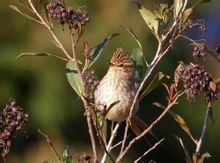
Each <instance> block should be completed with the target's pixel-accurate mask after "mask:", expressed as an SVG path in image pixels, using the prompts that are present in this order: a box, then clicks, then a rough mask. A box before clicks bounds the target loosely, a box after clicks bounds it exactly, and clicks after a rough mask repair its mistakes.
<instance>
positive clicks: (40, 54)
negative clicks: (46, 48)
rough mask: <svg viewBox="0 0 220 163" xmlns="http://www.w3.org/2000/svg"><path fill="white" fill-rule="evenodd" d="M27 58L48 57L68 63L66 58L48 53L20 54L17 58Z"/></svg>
mask: <svg viewBox="0 0 220 163" xmlns="http://www.w3.org/2000/svg"><path fill="white" fill-rule="evenodd" d="M27 56H38V57H41V56H48V57H55V58H58V59H61V60H65V61H67V59H66V58H63V57H60V56H57V55H54V54H50V53H47V52H39V53H37V52H36V53H35V52H24V53H20V54H19V55H18V56H17V57H16V58H22V57H27ZM78 62H80V61H78Z"/></svg>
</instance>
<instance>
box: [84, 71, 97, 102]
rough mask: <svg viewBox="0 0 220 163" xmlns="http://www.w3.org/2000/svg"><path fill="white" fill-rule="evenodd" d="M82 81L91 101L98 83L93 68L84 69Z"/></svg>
mask: <svg viewBox="0 0 220 163" xmlns="http://www.w3.org/2000/svg"><path fill="white" fill-rule="evenodd" d="M83 81H84V85H85V88H86V91H87V95H88V99H89V100H91V101H93V100H94V91H95V89H96V87H97V86H98V85H99V80H98V79H97V77H96V76H95V73H94V71H93V70H90V71H85V72H84V73H83Z"/></svg>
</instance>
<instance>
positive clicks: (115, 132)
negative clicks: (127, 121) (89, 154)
mask: <svg viewBox="0 0 220 163" xmlns="http://www.w3.org/2000/svg"><path fill="white" fill-rule="evenodd" d="M119 124H120V123H117V124H116V126H115V128H114V130H113V131H112V134H111V137H110V139H109V142H108V145H107V147H106V150H107V152H105V153H104V155H103V157H102V160H101V163H105V162H106V157H107V154H108V153H109V152H110V150H111V146H112V143H113V140H114V138H115V136H116V134H117V131H118V128H119Z"/></svg>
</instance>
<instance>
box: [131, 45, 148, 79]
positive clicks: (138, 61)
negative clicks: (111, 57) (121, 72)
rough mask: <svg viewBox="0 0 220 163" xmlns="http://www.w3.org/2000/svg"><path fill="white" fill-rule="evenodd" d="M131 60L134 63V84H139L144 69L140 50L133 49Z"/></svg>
mask: <svg viewBox="0 0 220 163" xmlns="http://www.w3.org/2000/svg"><path fill="white" fill-rule="evenodd" d="M131 58H132V59H133V60H134V62H135V66H136V68H135V76H134V78H135V83H140V82H141V80H142V79H143V75H144V69H145V68H146V65H145V61H144V56H143V52H142V50H141V49H140V48H134V49H133V51H132V53H131Z"/></svg>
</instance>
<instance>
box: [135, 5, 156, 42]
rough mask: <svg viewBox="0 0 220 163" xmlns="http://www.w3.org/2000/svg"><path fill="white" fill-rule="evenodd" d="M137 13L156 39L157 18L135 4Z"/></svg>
mask: <svg viewBox="0 0 220 163" xmlns="http://www.w3.org/2000/svg"><path fill="white" fill-rule="evenodd" d="M136 4H137V6H138V9H139V12H140V14H141V16H142V17H143V19H144V21H145V23H146V24H147V26H148V27H149V28H150V30H151V31H152V33H153V34H154V35H155V37H156V38H157V39H158V38H159V36H158V28H159V20H158V18H157V16H156V15H155V14H154V13H153V12H152V11H150V10H148V9H146V8H144V7H143V6H142V5H141V4H139V3H137V2H136Z"/></svg>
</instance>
